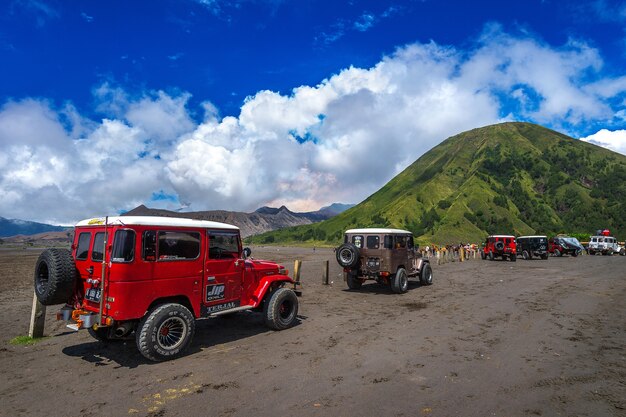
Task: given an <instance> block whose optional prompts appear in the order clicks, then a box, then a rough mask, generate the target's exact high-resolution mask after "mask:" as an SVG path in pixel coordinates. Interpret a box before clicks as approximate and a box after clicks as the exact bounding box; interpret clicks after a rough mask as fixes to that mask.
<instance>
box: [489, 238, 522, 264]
mask: <svg viewBox="0 0 626 417" xmlns="http://www.w3.org/2000/svg"><path fill="white" fill-rule="evenodd" d="M516 253H517V245H516V243H515V236H511V235H491V236H489V237H487V240H486V241H485V247H484V248H483V249H482V251H481V252H480V256H481V258H483V259H489V260H490V261H493V260H494V258H497V257H500V258H502V260H505V259H507V258H508V259H509V260H510V261H511V262H515V260H516V259H517V255H516Z"/></svg>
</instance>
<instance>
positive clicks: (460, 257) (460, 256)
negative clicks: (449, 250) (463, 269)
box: [459, 247, 465, 262]
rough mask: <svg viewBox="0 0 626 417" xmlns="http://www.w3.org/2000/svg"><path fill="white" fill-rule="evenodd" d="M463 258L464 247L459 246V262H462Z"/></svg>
mask: <svg viewBox="0 0 626 417" xmlns="http://www.w3.org/2000/svg"><path fill="white" fill-rule="evenodd" d="M464 260H465V249H464V248H463V247H461V248H459V262H463V261H464Z"/></svg>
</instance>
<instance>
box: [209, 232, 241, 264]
mask: <svg viewBox="0 0 626 417" xmlns="http://www.w3.org/2000/svg"><path fill="white" fill-rule="evenodd" d="M208 234H209V259H228V258H238V257H239V247H240V244H239V233H236V232H212V231H210V232H209V233H208Z"/></svg>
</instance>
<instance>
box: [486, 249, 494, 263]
mask: <svg viewBox="0 0 626 417" xmlns="http://www.w3.org/2000/svg"><path fill="white" fill-rule="evenodd" d="M487 257H488V258H489V260H490V261H493V252H491V251H489V254H488V255H487Z"/></svg>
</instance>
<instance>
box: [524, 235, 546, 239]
mask: <svg viewBox="0 0 626 417" xmlns="http://www.w3.org/2000/svg"><path fill="white" fill-rule="evenodd" d="M527 237H543V238H546V239H547V238H548V236H545V235H533V236H520V237H518V239H523V238H527Z"/></svg>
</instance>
